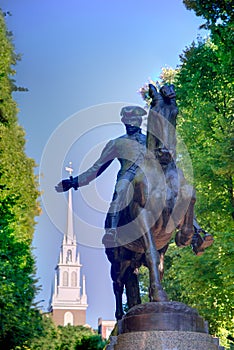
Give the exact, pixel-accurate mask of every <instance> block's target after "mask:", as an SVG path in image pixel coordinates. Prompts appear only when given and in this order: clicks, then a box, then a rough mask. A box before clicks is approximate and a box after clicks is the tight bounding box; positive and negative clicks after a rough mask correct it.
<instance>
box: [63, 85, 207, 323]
mask: <svg viewBox="0 0 234 350" xmlns="http://www.w3.org/2000/svg"><path fill="white" fill-rule="evenodd" d="M149 94H150V97H151V99H152V102H151V108H150V110H149V114H148V121H147V135H146V136H145V135H143V134H142V133H141V129H140V125H141V122H142V116H143V115H144V114H146V112H145V110H144V109H143V108H141V107H138V106H127V107H124V108H123V109H122V111H121V116H122V119H121V120H122V122H123V123H124V124H125V127H126V134H125V135H123V136H120V137H119V138H117V139H115V140H111V141H109V142H108V144H107V145H106V146H105V148H104V150H103V151H102V154H101V156H100V158H99V159H98V160H97V161H96V162H95V163H94V165H93V166H91V167H90V168H89V169H88V170H87V171H86V172H84V173H83V174H81V175H79V176H77V177H74V178H73V177H70V179H67V180H62V181H61V182H60V183H59V184H58V185H57V186H56V190H57V191H58V192H63V191H67V190H69V189H70V188H74V189H75V190H77V189H78V188H79V187H81V186H84V185H87V184H88V183H89V182H90V181H92V180H93V179H95V178H96V177H97V176H99V175H100V174H101V173H102V172H103V171H104V170H105V169H106V168H107V167H108V166H109V165H110V164H111V162H112V161H113V159H115V158H117V159H118V160H119V162H120V165H121V167H120V171H119V173H118V175H117V182H116V186H115V190H114V195H113V199H112V202H111V204H110V208H109V211H108V213H107V217H106V221H105V235H104V237H103V244H104V246H105V249H106V254H107V257H108V259H109V261H110V263H111V277H112V280H113V290H114V294H115V298H116V313H115V315H116V318H117V319H121V318H122V316H123V306H122V294H123V290H124V286H125V288H126V296H127V304H128V307H129V308H131V307H132V306H134V305H136V304H139V303H140V302H141V299H140V290H139V283H138V277H137V270H138V268H139V267H140V266H142V265H144V266H146V267H147V268H148V270H149V300H150V301H152V302H156V301H167V294H166V292H165V291H164V289H163V288H162V285H161V279H162V276H163V272H164V267H163V261H164V255H165V253H166V250H167V248H168V245H169V242H170V240H171V238H172V237H173V234H174V232H175V231H176V235H175V241H176V244H177V245H178V246H181V247H185V246H188V245H190V244H191V246H192V249H193V251H194V252H195V254H198V255H199V254H200V253H202V252H203V251H204V249H205V248H207V247H208V246H209V245H211V244H212V243H213V238H212V236H211V235H209V234H207V233H206V232H205V231H204V230H202V229H201V227H200V226H199V225H198V223H197V221H196V219H195V216H194V204H195V201H196V198H195V191H194V189H193V187H192V186H191V185H189V184H188V183H187V181H186V180H185V177H184V175H183V172H182V170H180V169H179V168H178V167H177V166H176V160H175V158H176V133H175V130H176V117H177V114H178V108H177V106H176V101H175V91H174V86H173V85H165V86H163V87H162V88H161V89H160V91H157V89H156V87H155V86H154V85H152V84H150V85H149ZM201 233H202V234H204V236H203V237H202V236H201Z"/></svg>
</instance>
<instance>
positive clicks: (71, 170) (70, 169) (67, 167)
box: [65, 162, 73, 176]
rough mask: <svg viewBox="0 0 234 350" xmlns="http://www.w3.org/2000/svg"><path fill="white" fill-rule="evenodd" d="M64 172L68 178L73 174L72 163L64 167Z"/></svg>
mask: <svg viewBox="0 0 234 350" xmlns="http://www.w3.org/2000/svg"><path fill="white" fill-rule="evenodd" d="M65 170H66V171H68V173H69V175H70V176H72V173H73V168H72V162H69V166H66V167H65Z"/></svg>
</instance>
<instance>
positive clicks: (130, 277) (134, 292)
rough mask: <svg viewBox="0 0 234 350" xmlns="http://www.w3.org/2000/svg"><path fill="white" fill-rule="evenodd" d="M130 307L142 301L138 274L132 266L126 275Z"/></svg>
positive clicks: (125, 280)
mask: <svg viewBox="0 0 234 350" xmlns="http://www.w3.org/2000/svg"><path fill="white" fill-rule="evenodd" d="M124 284H125V288H126V296H127V304H128V308H129V309H131V307H133V306H135V305H138V304H140V303H141V297H140V288H139V281H138V276H137V275H136V274H135V273H134V270H133V268H132V267H131V266H129V267H128V269H127V270H126V273H125V276H124Z"/></svg>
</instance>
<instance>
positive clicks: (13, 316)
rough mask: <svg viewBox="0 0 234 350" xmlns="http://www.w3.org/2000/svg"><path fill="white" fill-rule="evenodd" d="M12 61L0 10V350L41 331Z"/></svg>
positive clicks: (31, 183) (30, 172)
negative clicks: (36, 302)
mask: <svg viewBox="0 0 234 350" xmlns="http://www.w3.org/2000/svg"><path fill="white" fill-rule="evenodd" d="M16 62H17V55H16V54H15V53H14V50H13V46H12V43H11V40H10V34H9V33H8V32H7V29H6V26H5V22H4V16H3V14H2V13H1V12H0V154H1V162H0V189H1V192H0V347H1V348H3V349H6V350H7V349H15V348H16V347H17V346H21V345H23V344H26V343H27V342H28V340H29V339H30V338H31V337H33V336H35V334H36V333H37V332H38V331H40V330H41V325H40V320H41V317H40V313H39V311H38V310H37V308H36V307H35V306H34V305H33V300H34V297H35V294H36V287H35V283H36V280H35V266H34V259H33V256H32V251H31V242H32V238H33V231H34V217H35V215H37V214H38V213H39V207H38V203H37V197H38V194H39V193H38V190H37V181H36V179H35V176H34V166H35V164H34V161H33V160H32V159H30V158H28V157H27V156H26V154H25V149H24V148H25V133H24V130H23V129H22V127H20V126H19V124H18V120H17V106H16V103H15V102H14V100H13V98H12V91H13V90H15V84H14V81H13V80H12V77H13V75H14V73H15V71H14V69H13V68H12V67H13V66H14V65H15V64H16Z"/></svg>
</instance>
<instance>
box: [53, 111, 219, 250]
mask: <svg viewBox="0 0 234 350" xmlns="http://www.w3.org/2000/svg"><path fill="white" fill-rule="evenodd" d="M146 114H147V112H146V111H145V110H144V109H143V108H141V107H139V106H126V107H123V108H122V110H121V113H120V115H121V116H122V118H121V121H122V122H123V123H124V125H125V128H126V134H124V135H122V136H120V137H118V138H116V139H114V140H111V141H109V142H108V143H107V144H106V146H105V147H104V149H103V151H102V153H101V156H100V158H99V159H98V160H97V161H96V162H95V163H94V164H93V165H92V166H91V167H90V168H89V169H88V170H87V171H85V172H84V173H82V174H80V175H78V176H76V177H74V178H73V177H72V176H71V177H70V179H67V180H62V181H61V182H60V183H59V184H58V185H57V186H56V187H55V188H56V191H57V192H64V191H68V190H69V189H70V188H74V189H75V190H77V189H78V188H79V187H82V186H85V185H88V184H89V183H90V182H91V181H92V180H94V179H95V178H96V177H98V176H99V175H101V174H102V172H103V171H105V169H106V168H107V167H108V166H109V165H110V164H111V163H112V161H113V160H114V159H115V158H117V159H118V161H119V162H120V170H119V172H118V175H117V181H116V185H115V190H114V194H113V198H112V202H111V204H110V207H109V210H108V213H107V216H106V220H105V230H106V234H105V235H104V237H103V243H104V245H105V246H114V245H115V241H116V229H117V226H118V221H119V214H120V211H121V209H123V208H124V207H125V206H126V205H127V203H125V201H126V191H127V190H128V188H129V184H130V183H131V181H132V180H133V178H134V176H135V173H136V169H137V168H138V166H140V164H141V163H142V162H143V160H144V156H145V152H146V136H145V135H144V134H142V132H141V128H140V126H141V123H142V116H144V115H146ZM194 229H195V234H194V236H193V239H192V243H191V245H192V249H193V251H194V253H195V254H197V255H200V254H202V253H203V252H204V249H205V248H207V247H208V246H209V245H211V244H212V243H210V238H212V236H211V235H209V234H207V233H206V232H205V231H204V230H202V229H201V227H200V226H199V225H198V223H197V221H196V219H194ZM200 232H203V233H204V234H205V235H204V239H203V238H202V237H201V235H200ZM207 238H208V239H207ZM207 241H209V243H207ZM212 242H213V241H212Z"/></svg>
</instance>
